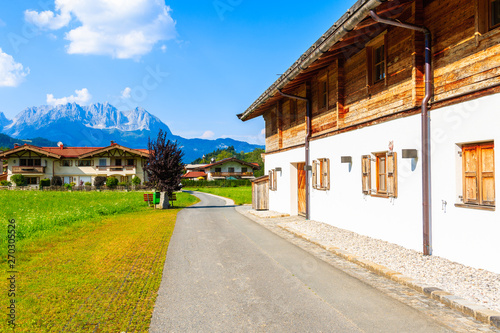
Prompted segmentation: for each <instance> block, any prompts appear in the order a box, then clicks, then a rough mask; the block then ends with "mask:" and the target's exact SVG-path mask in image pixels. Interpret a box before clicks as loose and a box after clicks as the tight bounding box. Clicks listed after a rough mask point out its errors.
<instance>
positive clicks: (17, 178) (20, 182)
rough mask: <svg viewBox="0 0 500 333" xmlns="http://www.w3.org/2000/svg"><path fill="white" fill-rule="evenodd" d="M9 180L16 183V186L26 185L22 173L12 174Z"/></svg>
mask: <svg viewBox="0 0 500 333" xmlns="http://www.w3.org/2000/svg"><path fill="white" fill-rule="evenodd" d="M10 180H12V182H13V183H14V184H16V186H25V185H26V178H24V176H23V175H14V176H12V177H10Z"/></svg>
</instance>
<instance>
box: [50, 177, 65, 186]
mask: <svg viewBox="0 0 500 333" xmlns="http://www.w3.org/2000/svg"><path fill="white" fill-rule="evenodd" d="M51 183H52V186H62V184H63V180H62V178H61V177H59V176H54V177H52V181H51Z"/></svg>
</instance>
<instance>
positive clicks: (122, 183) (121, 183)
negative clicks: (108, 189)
mask: <svg viewBox="0 0 500 333" xmlns="http://www.w3.org/2000/svg"><path fill="white" fill-rule="evenodd" d="M118 186H124V187H128V186H129V183H127V182H119V183H118Z"/></svg>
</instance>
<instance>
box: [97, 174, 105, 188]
mask: <svg viewBox="0 0 500 333" xmlns="http://www.w3.org/2000/svg"><path fill="white" fill-rule="evenodd" d="M105 182H106V177H104V176H97V177H95V178H94V186H95V187H97V188H99V187H101V186H103V185H104V183H105Z"/></svg>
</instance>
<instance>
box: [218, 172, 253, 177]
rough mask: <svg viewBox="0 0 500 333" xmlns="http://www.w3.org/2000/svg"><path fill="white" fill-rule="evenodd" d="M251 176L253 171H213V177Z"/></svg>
mask: <svg viewBox="0 0 500 333" xmlns="http://www.w3.org/2000/svg"><path fill="white" fill-rule="evenodd" d="M245 176H247V177H251V176H253V172H212V177H245Z"/></svg>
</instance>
